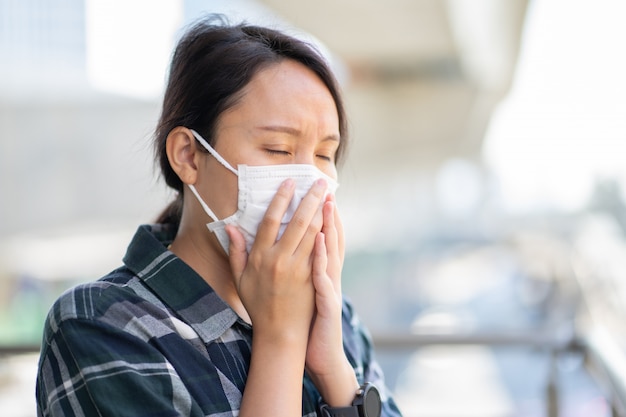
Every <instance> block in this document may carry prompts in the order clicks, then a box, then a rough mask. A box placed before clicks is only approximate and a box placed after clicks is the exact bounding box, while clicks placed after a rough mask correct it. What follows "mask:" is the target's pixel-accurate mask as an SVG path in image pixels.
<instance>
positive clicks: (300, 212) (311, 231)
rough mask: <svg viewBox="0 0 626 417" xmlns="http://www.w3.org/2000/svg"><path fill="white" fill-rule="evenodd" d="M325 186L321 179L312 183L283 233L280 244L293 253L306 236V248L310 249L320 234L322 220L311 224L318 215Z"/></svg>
mask: <svg viewBox="0 0 626 417" xmlns="http://www.w3.org/2000/svg"><path fill="white" fill-rule="evenodd" d="M326 187H327V184H326V181H325V180H323V179H319V180H317V181H315V182H314V183H313V185H312V186H311V189H310V190H309V191H308V192H307V193H306V195H305V196H304V198H303V199H302V201H301V202H300V205H298V208H297V209H296V212H295V213H294V215H293V217H292V218H291V220H290V221H289V224H288V225H287V228H286V229H285V232H284V233H283V236H282V238H281V239H280V243H281V245H282V246H291V247H292V248H293V249H292V250H293V251H295V249H296V248H298V247H299V245H300V243H301V242H302V241H303V238H304V237H305V236H306V235H308V238H307V239H306V240H307V243H308V245H307V246H308V247H309V248H310V249H312V247H313V243H314V242H315V236H316V235H317V233H319V232H320V230H321V226H322V222H323V219H322V218H319V221H318V222H314V223H312V220H313V219H314V218H315V217H316V215H318V213H319V211H320V206H321V204H322V199H323V198H324V192H325V190H326Z"/></svg>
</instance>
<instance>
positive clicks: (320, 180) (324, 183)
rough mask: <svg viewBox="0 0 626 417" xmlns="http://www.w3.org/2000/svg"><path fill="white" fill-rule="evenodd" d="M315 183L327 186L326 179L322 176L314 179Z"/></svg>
mask: <svg viewBox="0 0 626 417" xmlns="http://www.w3.org/2000/svg"><path fill="white" fill-rule="evenodd" d="M315 184H316V185H319V186H320V187H326V186H327V184H326V180H325V179H324V178H320V179H318V180H317V181H315Z"/></svg>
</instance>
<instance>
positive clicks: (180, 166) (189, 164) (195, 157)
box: [165, 126, 202, 184]
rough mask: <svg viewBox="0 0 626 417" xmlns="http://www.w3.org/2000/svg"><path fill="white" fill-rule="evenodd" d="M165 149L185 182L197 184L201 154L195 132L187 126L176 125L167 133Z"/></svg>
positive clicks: (171, 163)
mask: <svg viewBox="0 0 626 417" xmlns="http://www.w3.org/2000/svg"><path fill="white" fill-rule="evenodd" d="M165 151H166V153H167V159H168V160H169V161H170V166H171V167H172V169H173V170H174V172H175V173H176V175H178V177H179V178H180V180H181V181H182V182H183V183H184V184H195V183H196V181H197V179H198V163H199V158H200V156H201V155H200V154H201V153H202V152H201V151H200V150H199V149H198V144H197V142H196V139H195V137H194V136H193V133H191V131H190V130H189V129H187V128H186V127H182V126H179V127H176V128H174V129H172V131H171V132H170V133H169V134H168V135H167V138H166V142H165Z"/></svg>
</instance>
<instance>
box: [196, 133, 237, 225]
mask: <svg viewBox="0 0 626 417" xmlns="http://www.w3.org/2000/svg"><path fill="white" fill-rule="evenodd" d="M189 130H191V133H193V135H194V136H195V138H196V139H197V140H198V142H200V143H201V144H202V146H204V148H205V149H206V150H207V151H209V153H210V154H211V155H213V157H214V158H215V159H217V162H219V163H220V164H222V165H224V167H225V168H226V169H228V170H229V171H230V172H232V173H233V174H235V175H237V176H239V173H238V172H237V170H236V169H235V168H233V167H232V166H231V165H230V164H229V163H228V162H226V160H225V159H224V158H222V155H220V154H219V153H217V151H216V150H215V149H213V147H212V146H211V145H209V142H207V141H206V140H204V138H203V137H202V136H200V134H199V133H198V132H196V131H195V130H193V129H189ZM189 189H190V190H191V192H192V193H193V194H194V195H195V196H196V198H197V199H198V202H199V203H200V205H201V206H202V208H203V209H204V211H205V212H206V214H208V215H209V217H210V218H212V219H213V221H216V222H217V221H219V219H218V218H217V216H216V215H215V213H213V210H211V209H210V208H209V206H207V204H206V203H205V202H204V200H203V199H202V197H200V194H199V193H198V190H196V187H194V186H193V184H189Z"/></svg>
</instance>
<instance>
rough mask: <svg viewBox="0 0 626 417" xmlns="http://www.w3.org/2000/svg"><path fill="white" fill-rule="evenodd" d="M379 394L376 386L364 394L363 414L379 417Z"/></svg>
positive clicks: (368, 416)
mask: <svg viewBox="0 0 626 417" xmlns="http://www.w3.org/2000/svg"><path fill="white" fill-rule="evenodd" d="M380 407H381V405H380V394H379V393H378V390H377V389H376V388H373V387H372V388H370V389H369V390H367V392H366V394H365V404H364V408H365V416H366V417H380V411H381V410H380Z"/></svg>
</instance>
